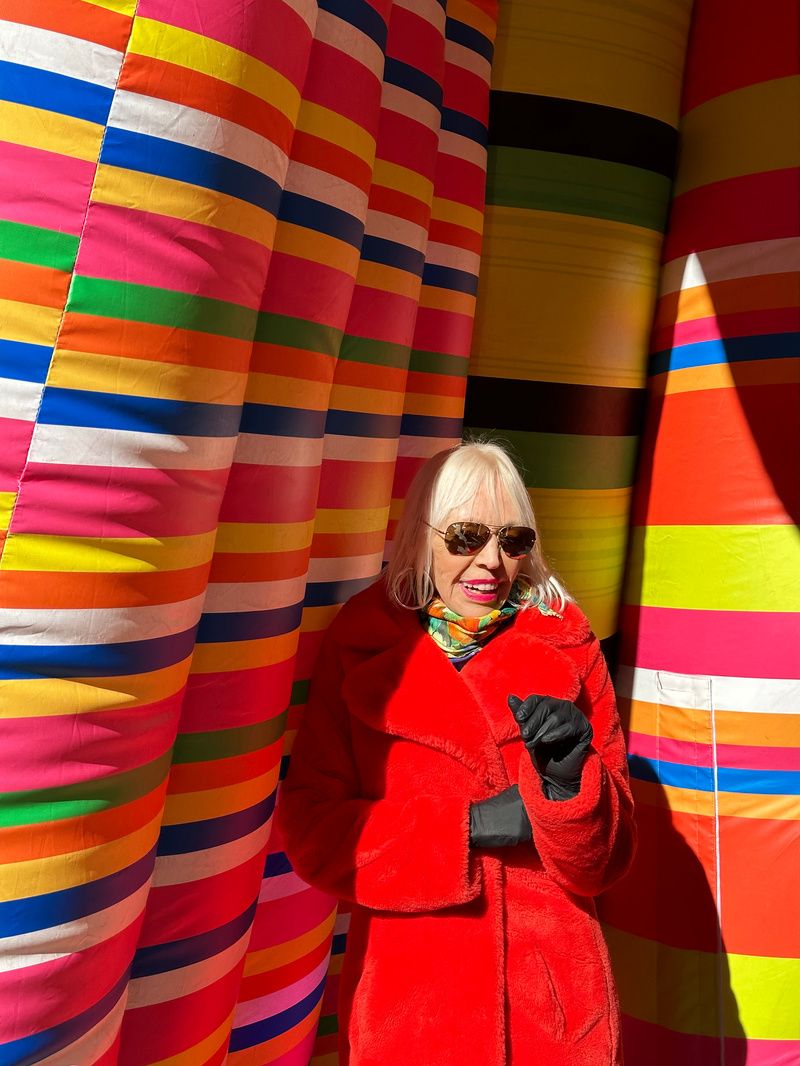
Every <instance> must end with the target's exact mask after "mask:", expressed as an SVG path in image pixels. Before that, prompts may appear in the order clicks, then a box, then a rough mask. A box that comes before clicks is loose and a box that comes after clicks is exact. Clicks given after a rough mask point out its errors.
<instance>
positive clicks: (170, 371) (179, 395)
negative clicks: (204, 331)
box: [47, 349, 247, 405]
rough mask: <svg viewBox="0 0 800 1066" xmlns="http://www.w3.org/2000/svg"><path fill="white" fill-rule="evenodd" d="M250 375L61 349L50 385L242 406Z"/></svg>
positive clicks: (54, 363)
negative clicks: (245, 387) (245, 386)
mask: <svg viewBox="0 0 800 1066" xmlns="http://www.w3.org/2000/svg"><path fill="white" fill-rule="evenodd" d="M246 381H247V374H246V373H244V374H239V373H235V372H233V371H230V370H215V369H209V368H207V367H199V366H183V365H180V364H174V363H157V362H150V361H149V360H147V359H126V358H124V357H119V356H114V355H97V354H95V353H87V352H75V351H66V350H64V349H59V350H58V351H57V352H56V358H55V359H54V360H53V365H52V368H51V371H50V377H49V378H48V382H47V383H48V385H54V386H55V385H58V386H60V387H62V388H67V389H81V390H84V391H89V392H108V393H112V394H114V395H125V396H152V397H154V398H157V399H170V400H189V401H192V402H195V403H224V404H235V405H239V404H240V403H241V402H242V393H243V389H244V385H245V383H246Z"/></svg>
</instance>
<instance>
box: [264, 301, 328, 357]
mask: <svg viewBox="0 0 800 1066" xmlns="http://www.w3.org/2000/svg"><path fill="white" fill-rule="evenodd" d="M255 340H256V341H257V342H259V343H261V344H281V345H283V346H284V347H286V348H300V349H302V350H303V351H305V352H321V353H322V354H323V355H332V356H334V357H335V356H337V355H338V354H339V346H340V345H341V343H342V331H341V330H340V329H334V328H333V326H323V325H321V324H320V323H319V322H308V321H306V319H304V318H292V317H291V316H289V315H276V314H274V313H273V312H272V311H262V312H261V313H260V314H259V316H258V323H257V325H256V333H255Z"/></svg>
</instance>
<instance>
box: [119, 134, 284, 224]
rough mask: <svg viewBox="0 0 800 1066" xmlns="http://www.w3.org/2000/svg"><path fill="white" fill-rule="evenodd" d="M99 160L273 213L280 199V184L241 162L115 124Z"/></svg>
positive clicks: (275, 211)
mask: <svg viewBox="0 0 800 1066" xmlns="http://www.w3.org/2000/svg"><path fill="white" fill-rule="evenodd" d="M100 162H101V163H107V164H108V165H110V166H115V167H125V168H126V169H128V170H138V171H141V172H143V173H145V174H156V175H158V176H159V177H162V178H174V179H175V180H176V181H184V182H187V183H188V184H189V185H199V186H200V187H201V188H204V189H214V190H215V191H216V192H221V193H225V194H226V195H228V196H235V197H236V198H237V199H239V200H245V201H246V202H247V203H250V204H254V205H255V206H256V207H262V208H263V209H264V210H265V211H269V212H270V214H273V215H274V214H276V213H277V210H278V205H279V203H280V199H281V190H280V187H279V186H278V185H277V184H276V182H274V181H273V180H272V178H269V177H267V175H266V174H262V173H261V172H260V171H258V170H255V169H254V168H253V167H248V166H246V165H245V164H244V163H238V162H237V161H236V160H234V159H227V158H226V157H225V156H222V155H216V154H215V153H214V152H207V151H205V149H203V148H191V147H189V146H188V145H185V144H177V143H176V142H175V141H168V140H165V139H164V138H163V137H151V136H150V135H149V134H146V133H133V132H131V131H130V130H121V129H118V128H117V127H115V126H109V127H108V128H107V130H106V135H105V139H104V141H103V150H102V152H101V153H100Z"/></svg>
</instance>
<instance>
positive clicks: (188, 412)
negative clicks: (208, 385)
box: [39, 386, 242, 437]
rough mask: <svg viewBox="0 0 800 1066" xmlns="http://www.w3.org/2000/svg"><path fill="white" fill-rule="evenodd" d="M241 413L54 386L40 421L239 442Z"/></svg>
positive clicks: (48, 390) (233, 408)
mask: <svg viewBox="0 0 800 1066" xmlns="http://www.w3.org/2000/svg"><path fill="white" fill-rule="evenodd" d="M241 413H242V409H241V407H239V406H238V405H236V404H225V403H195V402H193V401H190V400H159V399H155V398H154V397H152V396H124V395H121V394H119V393H112V392H88V391H87V392H84V391H83V390H81V389H61V388H53V387H52V386H50V387H48V388H46V389H45V391H44V396H43V398H42V406H41V410H40V411H39V421H40V422H42V423H44V424H46V425H51V426H91V427H93V428H95V429H125V430H133V431H136V432H139V433H169V434H173V435H175V436H179V437H235V436H236V435H237V433H238V432H239V420H240V418H241Z"/></svg>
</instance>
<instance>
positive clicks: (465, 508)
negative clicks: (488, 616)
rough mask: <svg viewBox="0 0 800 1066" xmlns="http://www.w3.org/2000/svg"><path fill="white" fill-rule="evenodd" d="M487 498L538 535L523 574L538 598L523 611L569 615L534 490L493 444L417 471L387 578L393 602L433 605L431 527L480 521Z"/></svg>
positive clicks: (447, 454) (466, 447)
mask: <svg viewBox="0 0 800 1066" xmlns="http://www.w3.org/2000/svg"><path fill="white" fill-rule="evenodd" d="M481 496H483V498H486V496H488V497H489V499H492V500H498V501H499V500H500V499H502V497H503V496H507V497H508V499H509V500H511V501H512V502H513V504H514V505H515V506H516V508H517V521H518V522H519V523H520V524H521V525H525V526H531V527H532V528H533V529H535V530H536V544H535V545H534V549H533V551H532V552H531V554H530V555H528V556H526V557H525V559H524V561H523V564H522V568H521V570H520V573H522V574H525V575H526V576H527V577H528V579H529V580H530V582H531V586H532V595H531V596H530V597H529V598H528V599H527V600H525V601H523V603H522V606H523V607H529V606H535V605H536V604H538V603H544V604H546V605H547V606H548V607H554V608H555V609H556V610H561V609H563V607H564V605H565V603H566V602H567V601H568V600H571V599H572V597H571V596H570V595H569V593H568V592H567V591H566V589H565V588H564V586H563V585H562V584H561V582H560V581H559V580H558V578H557V577H556V576H555V574H554V573H553V572H552V570H551V569H550V567H549V565H548V563H547V561H546V559H545V557H544V555H543V554H542V548H541V543H540V541H539V530H538V528H537V526H536V516H535V515H534V513H533V506H532V504H531V498H530V495H529V494H528V490H527V489H526V488H525V483H524V481H523V480H522V477H521V476H520V473H519V471H518V470H517V468H516V466H515V465H514V463H513V461H512V460H511V458H510V456H509V455H508V453H507V452H506V451H505V450H504V449H503V448H502V447H501V446H500V445H499V444H497V443H495V442H493V441H474V442H466V443H462V444H459V445H456V447H455V448H449V449H447V450H446V451H442V452H438V453H437V454H436V455H434V456H432V457H431V458H430V459H428V461H427V462H426V463H425V464H424V465H423V466H422V467H420V469H419V470H418V471H417V474H416V476H415V478H414V480H413V481H412V483H411V487H410V488H409V490H408V494H407V496H406V500H405V506H404V508H403V514H402V517H401V518H400V521H399V522H398V523H397V530H396V532H395V538H394V547H393V551H392V557H391V560H390V561H389V564H388V566H387V567H386V571H385V574H384V580H385V581H386V587H387V590H388V593H389V595H390V596H391V598H392V599H393V600H394V601H395V602H396V603H398V604H399V605H400V606H401V607H408V608H412V609H417V610H419V609H421V608H423V607H424V606H425V605H426V604H427V603H428V602H429V601H430V600H431V599H432V597H433V595H434V593H435V589H434V585H433V580H432V578H431V566H432V561H433V554H432V550H431V538H432V537H433V536H435V535H436V534H435V533H434V532H433V530H432V529H431V528H430V526H434V527H435V528H437V529H442V523H443V522H444V521H445V519H447V518H448V517H449V516H451V515H453V514H459V516H460V517H461V518H462V520H463V521H470V520H471V519H472V518H473V517H475V516H474V514H473V510H472V509H473V508H474V506H475V501H476V499H478V498H479V497H481Z"/></svg>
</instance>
